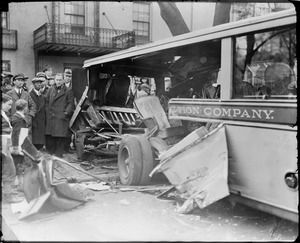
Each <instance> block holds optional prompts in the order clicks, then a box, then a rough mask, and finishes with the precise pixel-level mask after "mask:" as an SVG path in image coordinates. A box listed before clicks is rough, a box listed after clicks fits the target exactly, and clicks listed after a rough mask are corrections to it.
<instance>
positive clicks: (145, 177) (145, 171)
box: [138, 136, 154, 185]
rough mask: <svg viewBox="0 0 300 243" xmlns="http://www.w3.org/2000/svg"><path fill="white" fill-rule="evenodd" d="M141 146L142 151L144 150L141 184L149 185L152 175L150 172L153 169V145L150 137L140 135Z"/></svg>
mask: <svg viewBox="0 0 300 243" xmlns="http://www.w3.org/2000/svg"><path fill="white" fill-rule="evenodd" d="M138 140H139V143H140V147H141V152H142V174H141V179H140V182H139V185H149V184H150V180H151V177H150V176H149V174H150V173H151V171H152V170H153V168H154V167H153V164H154V163H153V162H154V161H153V154H152V149H151V145H150V143H149V141H148V139H147V138H146V137H144V136H139V137H138Z"/></svg>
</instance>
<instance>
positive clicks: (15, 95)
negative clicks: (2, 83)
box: [6, 73, 36, 139]
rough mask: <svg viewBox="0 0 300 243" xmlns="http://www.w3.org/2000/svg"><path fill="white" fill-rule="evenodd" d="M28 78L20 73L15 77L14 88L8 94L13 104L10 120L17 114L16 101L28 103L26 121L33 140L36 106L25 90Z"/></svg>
mask: <svg viewBox="0 0 300 243" xmlns="http://www.w3.org/2000/svg"><path fill="white" fill-rule="evenodd" d="M27 79H28V77H26V76H25V74H23V73H20V74H17V75H15V76H14V77H13V84H14V88H13V89H11V90H10V91H8V92H7V93H6V94H7V95H9V96H10V97H11V98H12V101H13V104H12V106H11V109H10V113H9V118H10V119H11V117H12V115H13V114H15V113H16V105H15V104H16V101H17V100H19V99H24V100H26V101H27V102H28V109H27V111H26V112H25V117H26V121H27V123H28V128H29V138H30V139H31V138H32V119H33V117H34V116H35V113H36V105H35V103H34V101H33V100H32V98H31V96H30V95H29V93H28V92H27V91H26V90H24V83H25V82H26V80H27Z"/></svg>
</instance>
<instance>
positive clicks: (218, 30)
mask: <svg viewBox="0 0 300 243" xmlns="http://www.w3.org/2000/svg"><path fill="white" fill-rule="evenodd" d="M294 23H296V12H295V10H294V9H290V10H284V11H280V12H275V13H270V14H267V15H264V16H259V17H253V18H248V19H244V20H240V21H235V22H230V23H226V24H222V25H218V26H214V27H210V28H206V29H201V30H198V31H193V32H189V33H186V34H182V35H178V36H174V37H170V38H166V39H163V40H159V41H155V42H152V43H149V44H145V45H142V46H135V47H132V48H129V49H126V50H122V51H118V52H114V53H110V54H107V55H103V56H99V57H95V58H91V59H88V60H86V61H85V62H84V65H83V68H88V67H91V66H94V65H100V64H104V63H109V62H113V61H117V60H122V59H130V58H137V57H140V58H142V57H143V56H144V55H146V56H147V54H150V53H155V52H158V51H162V50H167V49H171V48H175V47H180V46H185V45H190V44H194V43H197V42H202V41H208V40H213V39H219V38H224V37H229V36H234V35H241V34H244V33H248V32H252V31H255V30H258V29H265V28H271V27H280V26H284V25H289V24H294Z"/></svg>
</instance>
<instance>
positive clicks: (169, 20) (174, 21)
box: [157, 2, 190, 36]
mask: <svg viewBox="0 0 300 243" xmlns="http://www.w3.org/2000/svg"><path fill="white" fill-rule="evenodd" d="M157 3H158V6H159V8H160V15H161V17H162V18H163V20H164V21H165V22H166V24H167V25H168V27H169V29H170V31H171V33H172V35H173V36H175V35H181V34H184V33H188V32H190V30H189V28H188V27H187V25H186V23H185V21H184V19H183V17H182V15H181V13H180V11H179V9H178V8H177V6H176V4H175V3H174V2H157Z"/></svg>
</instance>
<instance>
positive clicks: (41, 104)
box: [29, 73, 46, 150]
mask: <svg viewBox="0 0 300 243" xmlns="http://www.w3.org/2000/svg"><path fill="white" fill-rule="evenodd" d="M45 80H46V75H45V74H44V76H43V75H41V74H39V73H37V77H35V78H33V79H32V85H33V88H32V90H31V91H30V92H29V94H30V96H31V98H32V100H33V101H34V103H35V104H36V113H35V117H34V118H33V119H32V143H33V145H34V146H35V147H36V149H38V150H40V149H41V148H43V147H44V145H45V130H46V97H45V96H44V95H43V93H42V86H43V83H44V82H45Z"/></svg>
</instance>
